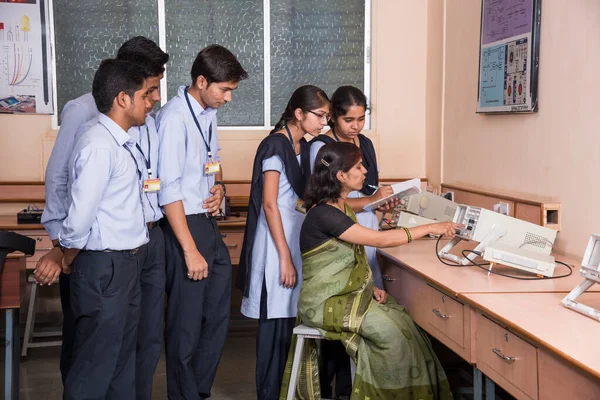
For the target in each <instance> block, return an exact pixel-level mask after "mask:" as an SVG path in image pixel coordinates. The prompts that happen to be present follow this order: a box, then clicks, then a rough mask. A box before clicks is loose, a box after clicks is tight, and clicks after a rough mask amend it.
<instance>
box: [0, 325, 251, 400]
mask: <svg viewBox="0 0 600 400" xmlns="http://www.w3.org/2000/svg"><path fill="white" fill-rule="evenodd" d="M254 335H255V332H253V331H238V332H232V333H230V335H229V337H228V339H227V343H226V345H225V351H224V352H223V356H222V358H221V363H220V364H219V369H218V371H217V377H216V379H215V384H214V387H213V392H212V398H213V399H218V400H250V399H255V398H256V395H255V384H254V365H255V360H256V352H255V336H254ZM59 354H60V350H59V348H42V349H32V350H30V355H29V356H28V357H27V359H25V360H23V361H22V362H21V386H20V397H19V398H20V399H21V400H40V399H42V400H60V399H61V398H62V384H61V381H60V372H59V369H58V360H59ZM0 358H1V357H0ZM0 369H1V368H0ZM152 398H153V399H157V400H158V399H160V400H165V399H166V398H167V382H166V370H165V359H164V354H163V355H162V357H161V359H160V362H159V364H158V368H157V370H156V374H155V375H154V391H153V396H152Z"/></svg>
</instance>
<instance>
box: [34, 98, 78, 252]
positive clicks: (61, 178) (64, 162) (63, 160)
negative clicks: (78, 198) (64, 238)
mask: <svg viewBox="0 0 600 400" xmlns="http://www.w3.org/2000/svg"><path fill="white" fill-rule="evenodd" d="M86 118H87V117H86V113H85V110H83V107H82V106H81V105H80V104H78V103H70V102H69V103H67V104H66V105H65V108H64V109H63V112H62V113H61V121H62V122H61V125H60V130H59V131H58V135H57V136H56V141H55V142H54V148H53V149H52V153H51V154H50V159H49V160H48V166H47V167H46V178H45V196H46V207H45V208H44V212H43V213H42V224H43V225H44V228H45V229H46V231H48V234H49V235H50V239H51V240H55V239H57V238H58V233H59V232H60V230H61V228H62V224H63V221H64V219H65V218H66V217H67V211H68V206H69V193H68V188H67V185H68V180H69V179H68V177H69V159H70V157H71V153H72V152H73V147H74V145H75V134H76V132H77V130H78V129H79V128H80V127H81V126H82V125H84V124H85V123H86Z"/></svg>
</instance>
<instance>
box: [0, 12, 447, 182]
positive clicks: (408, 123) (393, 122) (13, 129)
mask: <svg viewBox="0 0 600 400" xmlns="http://www.w3.org/2000/svg"><path fill="white" fill-rule="evenodd" d="M435 1H437V0H435ZM399 15H402V16H403V17H402V23H398V16H399ZM372 28H373V29H372V32H373V38H372V43H373V48H372V60H373V63H372V108H373V112H372V128H373V129H372V130H371V132H365V133H367V134H368V135H369V137H370V138H371V139H372V140H373V142H374V144H375V148H376V149H377V150H378V154H379V161H380V169H381V175H382V177H383V178H412V177H425V175H426V170H425V118H426V111H425V110H426V107H425V105H426V104H425V93H424V90H423V88H424V87H425V80H426V71H425V69H424V68H423V65H424V64H425V62H426V58H427V52H426V45H427V32H426V29H427V4H426V2H424V1H409V0H401V1H400V0H394V1H390V0H373V13H372ZM50 125H51V118H50V117H49V116H14V115H0V181H15V180H25V181H31V180H34V181H38V180H43V173H44V172H43V171H44V166H45V164H46V162H47V159H48V157H49V155H50V152H51V149H52V145H53V138H54V136H55V135H56V132H52V131H50V128H51V126H50ZM266 134H267V132H265V131H256V130H254V131H226V130H223V131H220V133H219V139H220V143H221V148H222V153H221V158H222V161H223V168H224V175H225V179H228V180H238V179H240V180H244V179H250V174H251V167H252V161H253V158H254V152H255V150H256V147H257V146H258V144H259V143H260V141H261V140H262V138H263V137H264V136H265V135H266Z"/></svg>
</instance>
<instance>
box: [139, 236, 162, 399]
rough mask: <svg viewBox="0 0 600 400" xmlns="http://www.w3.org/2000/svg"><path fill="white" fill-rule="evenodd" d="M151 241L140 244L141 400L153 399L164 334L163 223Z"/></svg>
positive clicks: (151, 237)
mask: <svg viewBox="0 0 600 400" xmlns="http://www.w3.org/2000/svg"><path fill="white" fill-rule="evenodd" d="M149 234H150V241H149V242H148V243H147V244H145V245H144V246H142V247H140V251H139V252H138V254H137V257H138V260H139V263H140V271H141V273H140V290H141V305H140V322H139V325H138V335H137V347H136V359H135V388H136V393H135V395H136V399H137V400H151V399H152V382H153V378H154V372H155V371H156V366H157V364H158V359H159V358H160V352H161V350H162V345H163V337H164V308H165V238H164V235H163V232H162V229H161V228H160V226H158V225H155V226H154V227H153V228H152V229H151V230H150V232H149Z"/></svg>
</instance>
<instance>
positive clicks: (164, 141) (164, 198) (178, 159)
mask: <svg viewBox="0 0 600 400" xmlns="http://www.w3.org/2000/svg"><path fill="white" fill-rule="evenodd" d="M157 125H158V141H159V146H158V177H159V178H160V191H159V192H158V203H159V204H160V205H161V206H165V205H167V204H171V203H174V202H176V201H179V200H183V193H182V191H181V179H182V176H183V166H184V163H185V156H186V154H185V153H186V128H185V122H184V120H183V116H181V115H178V114H177V113H174V114H173V115H169V116H165V117H163V118H162V119H159V120H158V121H157Z"/></svg>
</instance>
